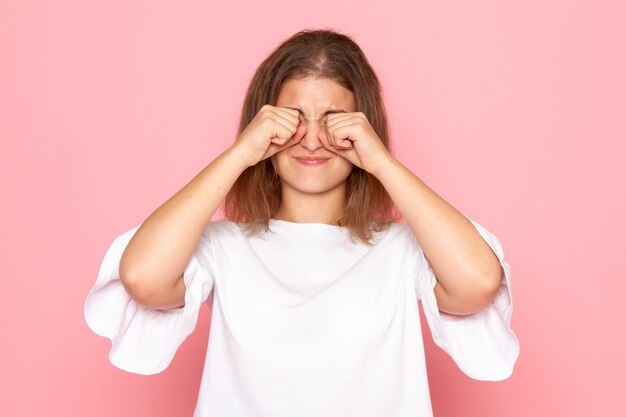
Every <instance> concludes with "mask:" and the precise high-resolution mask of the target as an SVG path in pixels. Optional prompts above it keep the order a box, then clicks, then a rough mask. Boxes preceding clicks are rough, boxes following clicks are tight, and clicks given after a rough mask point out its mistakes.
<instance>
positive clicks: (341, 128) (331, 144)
mask: <svg viewBox="0 0 626 417" xmlns="http://www.w3.org/2000/svg"><path fill="white" fill-rule="evenodd" d="M320 136H321V139H322V144H323V146H324V148H325V149H327V150H329V151H331V152H334V153H336V154H338V155H340V156H342V157H344V158H346V159H347V160H348V161H350V162H352V163H353V164H354V165H356V166H358V167H359V168H362V169H364V170H366V171H367V172H369V173H371V174H373V175H377V174H378V172H380V170H381V169H382V167H383V166H384V165H385V164H386V163H388V162H389V161H390V160H392V159H393V156H392V155H391V153H390V152H389V151H388V150H387V149H386V148H385V145H383V143H382V141H381V140H380V138H379V137H378V135H377V134H376V132H375V131H374V128H373V127H372V125H371V124H370V122H369V120H367V117H366V116H365V114H363V113H362V112H354V113H333V114H329V115H328V116H327V119H326V129H325V132H322V134H321V135H320Z"/></svg>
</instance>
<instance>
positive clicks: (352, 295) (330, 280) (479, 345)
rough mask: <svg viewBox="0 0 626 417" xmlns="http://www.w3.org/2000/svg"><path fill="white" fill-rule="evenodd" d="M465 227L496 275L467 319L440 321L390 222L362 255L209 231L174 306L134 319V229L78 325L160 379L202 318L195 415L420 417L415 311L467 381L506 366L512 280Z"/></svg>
mask: <svg viewBox="0 0 626 417" xmlns="http://www.w3.org/2000/svg"><path fill="white" fill-rule="evenodd" d="M472 223H473V224H474V226H475V227H476V229H477V230H478V232H479V233H480V235H481V236H482V237H483V238H484V239H485V241H486V242H487V243H488V244H489V246H490V247H491V248H492V249H493V251H494V253H495V254H496V255H497V256H498V258H499V260H500V264H501V265H502V267H503V270H504V276H503V279H502V283H501V287H500V290H499V292H498V294H497V295H496V297H495V298H494V300H493V301H492V302H491V303H490V304H489V305H488V306H487V307H485V308H484V309H482V310H481V311H479V312H477V313H474V314H472V315H469V316H454V315H450V314H446V313H443V312H440V311H439V309H438V307H437V301H436V298H435V294H434V290H433V289H434V286H435V284H436V282H437V281H436V278H435V275H434V273H433V271H432V269H431V268H430V266H429V264H428V260H427V259H426V257H425V256H424V253H423V251H422V249H421V247H420V245H419V242H418V241H417V240H416V238H415V236H414V234H413V233H412V231H411V229H410V228H409V227H408V226H407V225H405V224H402V223H394V224H393V225H392V226H391V227H390V228H389V229H387V230H386V231H384V232H381V233H379V234H377V235H376V237H375V239H374V244H373V245H366V244H363V243H355V242H352V241H351V240H350V237H349V235H348V233H347V231H346V230H345V229H344V228H341V227H338V226H332V225H327V224H319V223H291V222H286V221H281V220H272V221H271V222H270V228H271V232H268V233H263V234H260V235H248V234H246V233H244V232H243V231H242V229H241V228H240V227H239V225H237V224H235V223H232V222H230V221H226V220H222V221H214V222H210V223H209V224H208V225H207V227H206V228H205V230H204V232H203V234H202V236H201V238H200V240H199V241H198V244H197V247H196V249H195V252H194V253H193V255H192V257H191V259H190V260H189V262H188V264H187V266H186V268H185V271H184V282H185V285H186V293H185V305H184V306H181V307H177V308H173V309H169V310H159V309H152V308H147V307H144V306H142V305H140V304H138V303H136V302H135V301H134V300H133V299H132V298H130V296H129V295H128V294H127V293H126V291H125V289H124V287H123V286H122V283H121V281H120V278H119V262H120V258H121V255H122V253H123V251H124V249H125V248H126V245H127V244H128V242H129V241H130V239H131V237H132V236H133V234H134V233H135V232H136V230H137V229H138V228H139V226H137V227H135V228H133V229H131V230H129V231H127V232H125V233H123V234H121V235H120V236H118V237H117V238H116V239H115V240H114V241H113V243H112V244H111V246H110V247H109V249H108V251H107V253H106V255H105V257H104V260H103V262H102V265H101V267H100V272H99V274H98V278H97V280H96V283H95V285H94V287H93V288H92V289H91V291H90V293H89V295H88V297H87V300H86V303H85V309H84V313H85V320H86V321H87V324H88V325H89V327H90V328H91V329H92V330H93V331H94V332H95V333H97V334H99V335H101V336H104V337H107V338H109V339H110V340H111V341H112V347H111V350H110V353H109V359H110V361H111V363H112V364H113V365H115V366H116V367H118V368H120V369H123V370H126V371H129V372H134V373H138V374H144V375H150V374H155V373H158V372H161V371H163V370H164V369H165V368H166V367H167V366H168V365H169V364H170V362H171V361H172V358H173V357H174V354H175V353H176V350H177V349H178V347H179V346H180V345H181V343H182V342H183V341H184V340H185V338H186V337H187V336H188V335H189V334H190V333H191V332H192V331H193V330H194V328H195V326H196V321H197V318H198V313H199V310H200V306H201V305H202V304H203V303H204V302H207V304H208V305H209V307H210V308H211V309H212V315H211V328H210V334H209V343H208V348H207V353H206V359H205V364H204V370H203V374H202V380H201V384H200V389H199V394H198V401H197V404H196V409H195V413H194V417H205V416H206V417H209V416H210V417H220V416H224V417H225V416H229V417H231V416H250V417H253V416H254V417H264V416H268V417H269V416H272V417H287V416H288V417H293V416H299V417H306V416H311V417H312V416H325V417H347V416H359V417H369V416H371V417H374V416H376V417H379V416H381V415H385V416H394V417H403V416H407V417H408V416H411V417H415V416H419V417H427V416H432V408H431V402H430V393H429V388H428V378H427V373H426V363H425V355H424V347H423V340H422V332H421V325H420V320H419V310H418V306H417V300H421V302H422V306H423V308H424V313H425V315H426V319H427V322H428V325H429V327H430V330H431V333H432V335H433V338H434V341H435V343H436V344H437V345H438V346H439V347H441V348H442V349H443V350H444V351H445V352H447V353H448V354H449V355H450V356H451V357H452V359H453V360H454V361H455V363H456V364H457V365H458V367H459V368H460V369H461V370H462V371H463V372H464V373H465V374H466V375H468V376H469V377H471V378H474V379H478V380H490V381H498V380H503V379H506V378H508V377H509V376H510V375H511V373H512V372H513V366H514V364H515V362H516V360H517V357H518V355H519V349H520V346H519V341H518V339H517V337H516V336H515V334H514V333H513V331H512V329H511V326H510V321H511V313H512V307H513V303H512V288H511V268H510V266H509V264H508V263H507V262H506V261H505V260H504V252H503V250H502V246H501V245H500V242H499V241H498V239H497V238H496V237H495V236H494V235H493V234H491V233H490V232H489V231H488V230H487V229H485V228H484V227H483V226H481V225H479V224H478V223H476V222H474V221H473V220H472Z"/></svg>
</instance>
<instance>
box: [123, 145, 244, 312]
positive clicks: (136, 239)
mask: <svg viewBox="0 0 626 417" xmlns="http://www.w3.org/2000/svg"><path fill="white" fill-rule="evenodd" d="M247 167H248V165H247V164H246V162H245V160H244V158H243V154H242V153H241V152H240V151H239V149H238V148H237V147H236V146H235V145H233V146H232V147H230V148H229V149H227V150H226V151H224V152H223V153H222V154H221V155H219V156H218V157H217V158H216V159H215V160H213V161H212V162H211V163H210V164H209V165H207V166H206V167H205V168H204V169H203V170H202V171H200V172H199V173H198V174H197V175H196V176H195V177H194V178H193V179H192V180H191V181H190V182H189V183H187V185H185V186H184V187H183V188H182V189H180V190H179V191H178V192H177V193H176V194H174V195H173V196H172V197H171V198H170V199H169V200H167V201H166V202H165V203H163V204H162V205H161V206H160V207H159V208H157V209H156V210H155V211H154V212H153V213H152V214H151V215H150V216H149V217H148V218H147V219H146V220H145V221H144V222H143V223H142V224H141V226H140V227H139V229H138V230H137V232H136V233H135V235H134V236H133V237H132V239H131V240H130V242H129V244H128V246H127V247H126V249H125V251H124V254H123V255H122V258H121V261H120V276H121V279H122V282H123V284H124V286H125V288H126V289H127V291H128V292H129V293H130V295H131V296H132V297H133V298H134V299H136V300H137V301H138V302H140V303H142V304H145V305H148V306H151V307H155V308H171V307H175V306H178V305H182V304H184V285H183V284H182V283H181V281H182V274H183V271H184V269H185V266H186V265H187V263H188V262H189V259H190V258H191V255H192V253H193V251H194V249H195V247H196V245H197V242H198V240H199V238H200V236H201V234H202V232H203V230H204V228H205V227H206V225H207V224H208V222H209V221H210V220H211V217H212V216H213V214H214V213H215V211H216V210H217V208H218V207H219V205H220V204H221V202H222V201H223V200H224V198H225V197H226V194H227V193H228V191H229V190H230V188H231V187H232V185H233V184H234V183H235V181H236V180H237V178H238V177H239V175H240V174H241V173H242V172H243V171H244V170H245V169H246V168H247Z"/></svg>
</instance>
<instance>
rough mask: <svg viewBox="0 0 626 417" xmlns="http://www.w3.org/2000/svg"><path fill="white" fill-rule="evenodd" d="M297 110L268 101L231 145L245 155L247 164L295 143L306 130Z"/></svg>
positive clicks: (254, 162)
mask: <svg viewBox="0 0 626 417" xmlns="http://www.w3.org/2000/svg"><path fill="white" fill-rule="evenodd" d="M306 130H307V128H306V125H304V124H300V119H299V115H298V111H297V110H293V109H288V108H285V107H276V106H272V105H269V104H266V105H264V106H263V107H261V110H259V112H258V113H257V114H256V116H254V118H253V119H252V121H251V122H250V124H248V126H247V127H246V128H245V129H244V130H243V132H241V134H240V135H239V137H238V138H237V140H236V141H235V144H234V146H236V147H238V148H239V149H240V151H241V152H243V154H244V155H245V158H246V161H247V163H248V166H252V165H255V164H256V163H257V162H259V161H262V160H264V159H266V158H269V157H271V156H272V155H274V154H276V153H278V152H280V151H282V150H283V149H286V148H288V147H290V146H293V145H296V144H297V143H299V142H300V141H301V140H302V138H303V137H304V135H305V133H306Z"/></svg>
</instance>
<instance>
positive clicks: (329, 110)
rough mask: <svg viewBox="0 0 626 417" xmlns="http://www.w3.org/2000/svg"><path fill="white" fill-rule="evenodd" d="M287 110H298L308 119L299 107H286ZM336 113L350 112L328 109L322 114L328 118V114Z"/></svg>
mask: <svg viewBox="0 0 626 417" xmlns="http://www.w3.org/2000/svg"><path fill="white" fill-rule="evenodd" d="M285 108H287V109H291V110H297V111H298V112H300V114H301V115H303V116H304V117H306V114H304V112H303V111H302V110H301V109H299V108H297V107H288V106H285ZM335 113H348V112H347V111H345V110H342V109H328V110H326V111H325V112H324V113H322V116H326V115H328V114H335Z"/></svg>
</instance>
